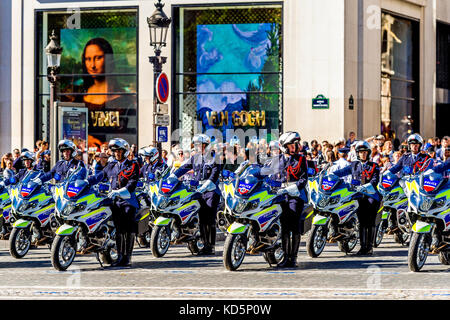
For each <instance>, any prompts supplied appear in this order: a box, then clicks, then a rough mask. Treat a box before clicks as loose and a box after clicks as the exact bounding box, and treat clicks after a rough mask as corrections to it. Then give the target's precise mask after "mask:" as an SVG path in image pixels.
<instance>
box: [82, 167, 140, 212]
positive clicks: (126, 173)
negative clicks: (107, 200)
mask: <svg viewBox="0 0 450 320" xmlns="http://www.w3.org/2000/svg"><path fill="white" fill-rule="evenodd" d="M138 180H139V164H138V163H137V161H135V160H129V159H125V160H124V161H122V162H119V161H114V162H108V164H107V165H106V166H105V168H103V170H102V171H101V172H99V173H98V174H96V175H94V176H91V177H89V178H88V181H89V183H90V184H91V185H94V184H97V183H99V182H102V181H108V182H109V183H110V184H111V188H112V190H117V189H121V188H124V187H125V188H127V190H128V192H129V193H130V195H131V197H130V198H129V199H121V198H118V200H117V204H118V205H120V204H124V205H125V204H129V205H132V206H133V207H135V208H137V209H139V202H138V201H137V198H136V194H135V193H134V191H135V189H136V185H137V182H138Z"/></svg>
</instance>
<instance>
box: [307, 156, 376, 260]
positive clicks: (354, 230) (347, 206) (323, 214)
mask: <svg viewBox="0 0 450 320" xmlns="http://www.w3.org/2000/svg"><path fill="white" fill-rule="evenodd" d="M328 167H329V165H326V166H325V167H324V168H323V170H322V171H321V172H320V174H319V175H318V176H317V178H316V179H312V181H311V180H309V181H308V186H309V191H310V202H311V203H312V205H313V207H314V212H315V215H314V217H313V220H312V229H311V232H310V234H309V236H308V239H307V241H306V249H307V250H306V251H307V252H308V255H309V256H310V257H312V258H316V257H318V256H319V255H320V254H321V253H322V252H323V250H324V248H325V245H326V244H327V242H328V243H335V242H337V243H338V247H339V250H341V251H342V252H344V253H346V254H347V253H349V252H351V251H352V250H353V249H354V248H355V247H356V245H357V243H358V239H359V221H358V217H357V215H356V212H357V210H358V207H359V204H358V201H357V199H358V198H359V197H361V196H362V195H367V196H375V195H376V190H375V188H374V187H373V186H372V185H371V184H370V183H367V184H365V185H363V186H360V182H359V181H357V180H352V182H351V184H349V183H345V182H344V181H343V180H342V179H339V177H338V176H336V175H334V174H327V173H326V170H327V169H328Z"/></svg>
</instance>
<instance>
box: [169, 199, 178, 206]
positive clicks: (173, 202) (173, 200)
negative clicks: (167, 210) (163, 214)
mask: <svg viewBox="0 0 450 320" xmlns="http://www.w3.org/2000/svg"><path fill="white" fill-rule="evenodd" d="M179 201H180V199H172V200H169V201H168V203H167V207H173V206H176V205H177V204H178V202H179Z"/></svg>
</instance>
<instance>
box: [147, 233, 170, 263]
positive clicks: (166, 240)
mask: <svg viewBox="0 0 450 320" xmlns="http://www.w3.org/2000/svg"><path fill="white" fill-rule="evenodd" d="M169 247H170V229H169V226H154V227H153V229H152V235H151V238H150V248H151V250H152V254H153V256H154V257H155V258H161V257H163V256H164V255H165V254H166V253H167V250H169Z"/></svg>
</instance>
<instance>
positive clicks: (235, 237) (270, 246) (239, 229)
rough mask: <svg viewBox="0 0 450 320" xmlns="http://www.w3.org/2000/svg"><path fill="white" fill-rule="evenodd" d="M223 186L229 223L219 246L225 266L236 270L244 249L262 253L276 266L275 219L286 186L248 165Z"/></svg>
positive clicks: (278, 258) (278, 244)
mask: <svg viewBox="0 0 450 320" xmlns="http://www.w3.org/2000/svg"><path fill="white" fill-rule="evenodd" d="M224 190H225V197H226V198H225V210H226V214H225V216H226V217H227V219H228V223H229V227H228V229H227V236H226V239H225V244H224V249H223V264H224V266H225V268H226V269H227V270H230V271H235V270H237V269H238V268H239V267H240V265H241V264H242V262H243V261H244V258H245V255H246V253H249V254H259V253H262V254H263V257H264V259H265V260H266V261H267V262H268V263H269V265H270V266H276V265H277V264H278V263H279V262H280V261H281V260H282V259H283V257H284V251H283V249H282V248H281V224H280V220H279V219H280V215H281V213H282V208H281V203H282V202H283V201H284V199H285V194H286V193H287V192H288V191H286V190H287V188H286V189H283V188H281V183H280V182H277V181H273V180H272V179H270V178H268V177H266V178H264V179H263V178H262V176H261V169H260V168H259V167H251V168H248V169H246V171H244V172H243V173H242V174H241V175H240V176H238V177H236V180H235V181H233V182H231V181H229V182H227V184H225V186H224Z"/></svg>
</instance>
